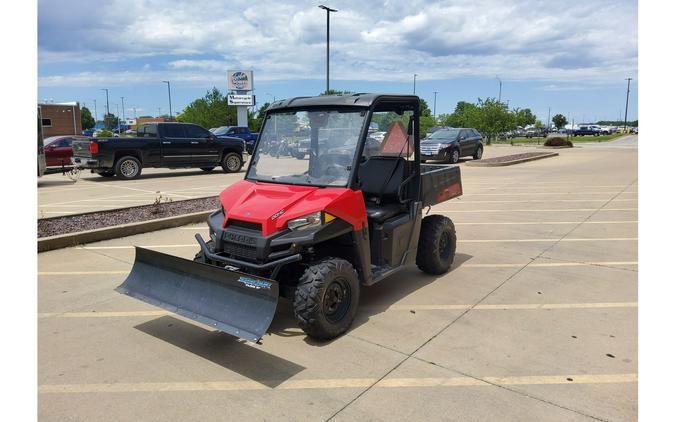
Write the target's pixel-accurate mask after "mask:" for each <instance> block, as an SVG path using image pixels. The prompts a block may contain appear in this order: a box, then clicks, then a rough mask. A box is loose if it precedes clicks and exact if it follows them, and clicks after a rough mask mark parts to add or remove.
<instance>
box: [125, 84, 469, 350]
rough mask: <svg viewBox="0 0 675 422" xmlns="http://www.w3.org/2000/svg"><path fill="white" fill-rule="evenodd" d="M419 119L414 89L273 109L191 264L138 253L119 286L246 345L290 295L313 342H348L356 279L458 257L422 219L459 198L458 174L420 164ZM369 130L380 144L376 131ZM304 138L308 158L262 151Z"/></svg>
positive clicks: (448, 224)
mask: <svg viewBox="0 0 675 422" xmlns="http://www.w3.org/2000/svg"><path fill="white" fill-rule="evenodd" d="M419 118H420V100H419V98H418V97H416V96H412V95H383V94H354V95H348V96H322V97H299V98H293V99H288V100H282V101H277V102H275V103H273V104H272V105H271V106H270V107H269V108H268V109H267V114H266V116H265V121H264V123H263V128H262V131H261V134H260V138H259V141H258V143H257V145H256V147H255V151H254V153H253V158H252V159H251V162H250V165H249V168H248V171H247V172H246V177H245V178H244V180H242V181H239V182H237V183H235V184H233V185H231V186H230V187H228V188H227V189H225V190H224V191H223V192H222V193H221V194H220V202H221V204H222V207H221V209H220V210H218V211H216V212H214V213H213V214H211V215H210V216H209V217H208V226H209V232H210V235H209V237H210V239H208V240H204V239H203V238H202V237H201V236H200V235H199V234H197V235H196V236H195V237H196V239H197V242H198V243H199V246H200V249H201V250H200V251H199V252H198V253H197V255H196V256H195V258H194V260H193V261H191V260H186V259H183V258H178V257H174V256H170V255H166V254H163V253H160V252H156V251H152V250H148V249H143V248H140V247H137V248H136V260H135V262H134V266H133V268H132V271H131V273H130V274H129V276H128V277H127V279H126V280H125V281H124V283H123V284H122V285H120V286H119V287H118V288H117V290H118V291H119V292H121V293H124V294H127V295H129V296H132V297H134V298H137V299H140V300H142V301H144V302H147V303H150V304H152V305H156V306H159V307H161V308H164V309H167V310H169V311H171V312H174V313H176V314H179V315H182V316H185V317H187V318H190V319H193V320H196V321H198V322H201V323H204V324H207V325H209V326H211V327H214V328H215V329H218V330H221V331H224V332H226V333H229V334H231V335H234V336H237V337H240V338H243V339H246V340H250V341H258V340H260V338H261V336H262V335H263V334H264V333H265V332H266V331H267V329H268V328H269V326H270V324H271V322H272V319H273V317H274V314H275V311H276V307H277V302H278V299H279V296H283V297H285V298H288V299H289V300H290V301H292V303H293V310H294V315H295V317H296V319H297V322H298V324H299V325H300V327H301V328H302V329H303V330H304V331H305V332H306V333H307V334H308V335H309V336H311V337H314V338H318V339H331V338H334V337H336V336H339V335H340V334H342V333H344V332H345V331H346V330H347V329H348V328H349V326H350V324H351V322H352V320H353V319H354V315H355V314H356V310H357V305H358V302H359V289H360V286H362V285H364V286H368V285H371V284H373V283H377V282H379V281H380V280H383V279H384V278H386V277H387V276H389V275H391V274H393V273H395V272H396V271H398V270H400V269H401V268H403V267H404V266H407V265H411V264H417V266H418V267H419V268H420V269H421V270H422V271H424V272H426V273H429V274H442V273H444V272H446V271H448V269H449V268H450V266H451V264H452V262H453V259H454V256H455V246H456V242H457V237H456V234H455V228H454V225H453V223H452V221H451V220H450V219H449V218H447V217H445V216H442V215H427V216H423V213H424V209H425V208H426V207H430V206H431V205H434V204H437V203H440V202H443V201H447V200H449V199H452V198H455V197H458V196H460V195H461V194H462V184H461V179H460V170H459V168H458V167H455V166H443V165H426V164H425V165H423V164H420V151H419V148H420V126H419V121H420V119H419ZM373 128H377V130H378V131H386V135H385V136H384V138H383V139H382V138H379V140H375V139H374V138H371V137H370V136H369V133H372V131H373V130H374V129H373ZM307 133H309V134H310V135H309V152H308V157H307V158H302V159H297V158H294V157H291V156H279V155H278V154H270V153H269V152H267V151H270V148H267V147H268V145H267V144H268V143H272V142H276V141H277V140H282V139H284V140H286V141H288V142H291V143H292V142H294V141H298V140H300V139H304V140H306V139H307ZM263 151H266V152H263ZM427 212H428V211H427Z"/></svg>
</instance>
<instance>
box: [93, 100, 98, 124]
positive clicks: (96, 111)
mask: <svg viewBox="0 0 675 422" xmlns="http://www.w3.org/2000/svg"><path fill="white" fill-rule="evenodd" d="M97 122H98V110H96V98H94V125H96V123H97Z"/></svg>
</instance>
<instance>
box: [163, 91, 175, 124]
mask: <svg viewBox="0 0 675 422" xmlns="http://www.w3.org/2000/svg"><path fill="white" fill-rule="evenodd" d="M162 82H164V83H165V84H166V88H167V89H168V90H169V120H171V118H172V117H173V114H172V110H171V82H170V81H162Z"/></svg>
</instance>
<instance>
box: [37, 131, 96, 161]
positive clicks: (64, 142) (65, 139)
mask: <svg viewBox="0 0 675 422" xmlns="http://www.w3.org/2000/svg"><path fill="white" fill-rule="evenodd" d="M76 139H87V140H88V139H89V138H88V137H86V136H81V135H68V136H50V137H49V138H47V139H45V140H44V152H45V159H46V161H47V167H56V166H59V167H62V166H70V165H71V158H72V157H73V141H74V140H76Z"/></svg>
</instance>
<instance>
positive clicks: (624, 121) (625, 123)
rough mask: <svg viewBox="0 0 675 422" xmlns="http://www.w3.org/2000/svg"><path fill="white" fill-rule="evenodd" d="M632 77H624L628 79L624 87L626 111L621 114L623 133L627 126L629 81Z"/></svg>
mask: <svg viewBox="0 0 675 422" xmlns="http://www.w3.org/2000/svg"><path fill="white" fill-rule="evenodd" d="M632 79H633V78H626V80H627V81H628V86H627V87H626V112H625V113H624V115H623V131H624V133H625V132H626V129H627V128H628V96H629V95H630V81H631V80H632Z"/></svg>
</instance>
